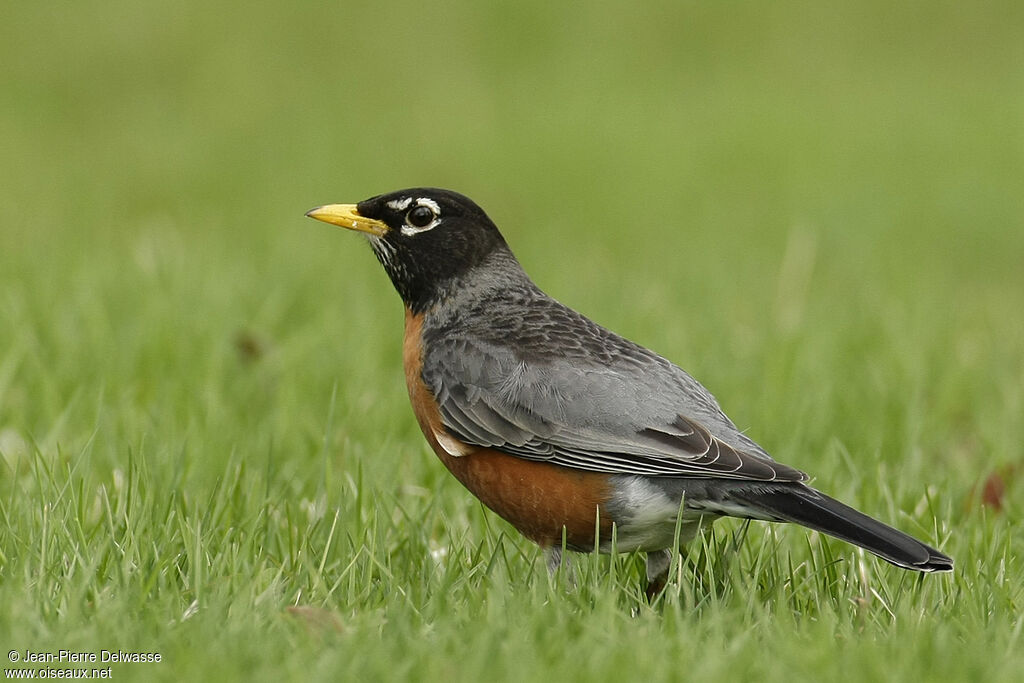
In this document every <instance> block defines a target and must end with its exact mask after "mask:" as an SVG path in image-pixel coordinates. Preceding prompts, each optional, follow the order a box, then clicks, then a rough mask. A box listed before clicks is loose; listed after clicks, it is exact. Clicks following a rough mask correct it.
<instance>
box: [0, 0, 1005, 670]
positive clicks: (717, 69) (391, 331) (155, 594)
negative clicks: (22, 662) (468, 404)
mask: <svg viewBox="0 0 1024 683" xmlns="http://www.w3.org/2000/svg"><path fill="white" fill-rule="evenodd" d="M2 24H3V25H2V26H0V64H3V65H4V66H3V77H2V78H3V81H2V83H3V97H0V141H2V142H0V148H2V150H3V151H2V163H0V187H2V188H3V191H2V196H3V200H2V201H0V454H2V462H0V644H6V645H8V646H9V647H8V649H16V650H20V651H24V650H25V649H31V650H36V651H40V650H50V649H53V650H56V649H59V648H63V649H71V650H87V651H94V652H98V651H99V650H100V649H108V650H117V649H121V650H153V651H157V652H160V653H161V655H162V658H163V662H161V663H160V664H115V665H113V677H114V678H115V679H118V680H125V679H136V680H143V679H144V680H151V679H155V680H193V679H213V678H224V679H227V680H251V679H256V680H281V679H306V678H313V679H321V680H364V679H366V680H389V679H405V680H435V679H445V680H451V681H477V680H530V679H534V680H541V679H543V680H560V679H564V680H583V679H586V680H623V679H639V680H746V679H750V680H759V681H787V682H788V681H792V680H822V679H837V678H842V679H843V680H879V679H888V680H928V679H932V680H964V681H968V680H969V681H977V680H986V681H997V680H1014V679H1018V678H1019V675H1020V671H1022V670H1024V640H1022V633H1021V631H1022V628H1024V626H1022V624H1024V620H1022V616H1021V610H1022V603H1024V588H1022V587H1021V582H1020V577H1021V575H1022V573H1024V562H1022V559H1021V556H1022V553H1024V533H1022V532H1021V525H1020V524H1019V519H1020V515H1021V511H1022V510H1024V486H1021V485H1020V484H1019V483H1018V482H1017V481H1016V480H1015V479H1016V478H1019V476H1020V474H1021V473H1022V472H1024V469H1021V460H1022V454H1024V447H1022V445H1021V444H1022V443H1024V419H1022V415H1024V315H1022V313H1021V312H1022V311H1024V273H1022V270H1021V263H1022V255H1024V123H1022V122H1024V81H1022V79H1021V73H1022V71H1021V68H1022V66H1024V48H1022V46H1021V41H1020V35H1021V34H1022V29H1024V13H1022V11H1021V6H1020V5H1019V3H1012V2H1003V3H1000V2H996V3H991V4H984V5H969V6H968V5H959V4H954V3H942V4H938V5H937V4H935V3H923V2H921V3H908V4H903V5H900V6H898V7H893V6H891V4H890V3H882V2H877V3H847V4H839V3H836V4H830V3H826V4H824V5H822V4H820V3H798V2H784V3H773V4H771V6H770V7H760V6H756V5H749V6H748V5H745V4H739V3H708V4H704V5H701V4H695V3H643V6H640V7H636V8H632V9H630V10H628V11H627V10H626V9H624V8H623V7H620V6H612V5H610V4H609V5H606V6H605V5H600V4H588V5H576V6H569V5H566V6H564V7H563V6H561V5H560V4H558V3H541V2H528V3H515V4H511V3H509V4H505V3H495V4H490V5H488V4H483V3H468V2H467V3H450V4H444V5H441V6H437V7H426V6H423V5H422V4H420V3H413V2H405V3H398V4H393V5H388V6H380V3H361V4H353V5H352V6H350V7H342V6H337V7H323V6H321V5H319V4H315V3H300V4H299V5H295V3H291V4H289V3H252V2H247V3H242V2H224V3H218V4H217V5H216V6H210V3H198V2H182V3H176V4H167V5H159V6H158V5H148V6H147V5H144V4H140V3H135V2H127V1H125V0H108V1H106V2H102V3H100V2H80V3H63V4H60V5H59V6H54V5H52V4H46V3H25V2H22V3H13V4H10V6H9V7H6V8H5V20H4V22H2ZM418 184H432V185H440V186H446V187H452V188H453V189H457V190H460V191H463V192H465V193H466V194H469V195H470V196H472V197H474V198H475V199H477V200H478V201H479V202H480V203H481V204H482V205H483V206H484V207H485V208H486V209H487V210H488V211H489V212H490V214H491V215H492V217H493V218H495V220H496V221H497V222H498V224H499V225H500V226H502V228H503V230H504V232H505V234H506V236H507V237H508V239H509V241H510V243H511V244H512V246H513V248H514V249H515V250H516V252H517V253H518V255H519V256H520V258H521V260H522V261H523V263H524V264H525V266H526V268H527V270H528V271H529V272H530V273H531V274H533V275H534V277H535V279H536V280H537V281H538V283H540V284H541V286H543V287H544V288H545V289H547V290H548V291H549V292H550V293H552V294H553V295H555V296H557V297H558V298H560V299H562V300H563V301H565V302H566V303H568V304H570V305H572V306H574V307H576V308H579V309H581V310H583V311H584V312H586V313H587V314H589V315H590V316H591V317H593V318H595V319H597V320H598V321H600V322H602V323H604V324H605V325H607V326H610V327H612V328H613V329H616V330H617V331H619V332H621V333H623V334H625V335H627V336H629V337H632V338H634V339H636V340H638V341H641V342H642V343H644V344H646V345H648V346H651V347H653V348H655V349H657V350H658V351H660V352H661V353H663V354H665V355H667V356H668V357H669V358H671V359H673V360H675V361H676V362H678V363H680V364H681V365H683V366H684V367H686V368H687V369H689V370H690V371H691V372H692V373H693V374H695V375H696V376H697V377H699V378H700V379H701V380H702V381H703V382H704V383H705V384H706V385H707V386H709V387H710V388H711V389H712V391H713V392H714V393H715V394H716V395H717V396H718V398H719V399H720V401H721V402H722V403H723V405H724V406H725V408H726V409H727V410H728V412H729V413H730V415H732V417H733V418H734V419H735V420H736V422H737V423H738V424H740V425H741V426H742V427H744V428H745V429H748V431H749V433H750V434H751V435H752V436H753V437H754V438H756V439H757V440H758V441H759V442H761V443H762V444H763V445H764V446H765V447H766V448H767V449H768V450H769V451H770V452H772V453H773V454H775V455H776V457H778V458H779V459H780V460H783V461H785V462H787V463H790V464H793V465H795V466H797V467H800V468H801V469H804V470H807V471H808V472H810V473H812V474H813V475H815V477H816V479H815V484H816V485H817V486H819V487H820V488H822V489H823V490H825V491H827V492H830V493H832V494H833V495H836V496H837V497H840V498H842V499H843V500H845V501H847V502H849V503H851V504H854V505H856V506H857V507H859V508H861V509H863V510H865V511H867V512H869V513H872V514H874V515H876V516H878V517H880V518H882V519H884V520H887V521H890V522H892V523H894V524H896V525H897V526H899V527H900V528H902V529H905V530H907V531H909V532H912V533H914V534H916V535H918V536H920V537H922V538H924V539H926V540H929V541H931V542H933V543H936V544H938V545H939V547H941V548H942V549H943V550H944V551H945V552H947V553H949V554H950V555H952V556H953V557H954V558H955V559H956V561H957V566H956V567H957V568H956V572H955V573H954V574H953V575H952V576H929V577H919V576H916V575H910V574H908V573H906V572H902V571H900V570H898V569H896V568H893V567H890V566H889V565H886V564H885V563H883V562H881V561H878V560H876V559H874V558H873V557H870V556H865V555H863V554H861V553H859V552H858V551H857V550H855V549H853V548H851V547H850V546H847V545H845V544H842V543H839V542H833V541H829V540H826V539H823V538H821V537H819V536H817V535H814V534H810V533H808V532H806V531H804V530H802V529H798V528H783V527H769V526H766V525H760V524H749V525H745V524H742V523H738V522H736V523H730V522H725V523H721V524H720V525H719V526H716V528H715V531H714V534H712V535H709V536H706V537H705V538H704V539H703V541H702V542H701V543H695V544H694V546H693V547H692V548H691V549H690V552H689V553H688V556H687V559H686V560H685V561H684V562H683V563H682V564H681V565H680V567H679V571H678V572H677V574H676V578H675V579H674V580H673V582H672V583H671V584H670V587H669V590H668V592H667V593H666V594H665V595H664V597H663V598H662V599H660V600H659V601H658V602H657V603H655V604H654V605H648V604H647V603H646V602H645V600H644V599H643V598H642V594H641V592H640V578H641V576H642V573H643V566H642V560H641V558H639V557H634V556H629V555H623V556H616V557H613V558H609V557H591V556H583V557H580V558H578V562H577V564H576V567H575V570H574V572H573V573H574V576H573V577H571V580H570V577H566V576H559V577H557V578H556V579H549V577H548V576H547V573H546V571H545V569H544V563H543V559H542V558H541V557H539V554H538V551H537V550H536V548H535V547H533V546H532V545H530V544H529V543H527V542H525V541H523V540H522V539H521V538H519V537H518V536H517V535H516V534H515V532H514V531H512V530H511V529H510V528H509V527H508V526H506V525H505V524H504V523H503V522H501V521H500V520H498V519H497V518H495V517H494V516H493V515H491V514H490V513H488V512H486V511H484V510H483V509H482V508H481V506H480V505H479V504H478V503H477V502H475V501H474V500H473V499H472V497H471V496H470V495H469V494H468V493H466V492H465V491H464V490H462V489H461V487H460V486H459V485H458V483H457V482H455V481H454V480H452V479H451V478H450V477H449V476H448V475H447V474H446V473H445V472H444V471H443V468H442V467H441V466H440V464H439V463H437V462H436V460H435V459H434V457H433V456H432V455H431V454H430V453H429V451H428V449H427V447H426V445H425V444H424V442H423V440H422V437H421V436H420V435H419V433H418V429H417V428H416V425H415V422H414V420H413V418H412V415H411V412H410V410H409V408H408V406H407V400H406V397H405V389H404V383H403V378H402V370H401V366H400V348H399V347H400V336H401V332H400V327H401V317H402V314H401V307H400V304H399V302H398V299H397V296H396V295H395V294H394V292H393V291H392V290H391V287H390V284H389V283H388V282H387V280H386V277H385V276H384V274H383V272H381V270H380V268H379V266H378V265H377V264H376V262H375V261H374V259H373V258H372V256H371V254H370V252H369V250H368V249H367V248H366V247H365V245H362V244H361V243H360V240H358V239H357V238H355V237H354V236H353V235H350V234H344V233H342V232H340V231H335V230H331V229H330V228H328V227H327V226H324V225H322V224H318V223H314V222H312V221H309V220H307V219H304V218H303V217H302V213H303V212H304V211H305V210H307V209H309V208H310V207H312V206H316V205H319V204H323V203H327V202H347V201H358V200H360V199H363V198H365V197H367V196H369V195H372V194H376V193H378V192H383V191H388V190H392V189H397V188H400V187H404V186H410V185H418ZM993 472H1000V473H1001V475H1000V476H1001V477H1002V479H1003V480H1004V482H1005V484H1006V490H1005V494H1004V496H1003V498H1002V501H1001V502H1002V508H1001V509H995V508H993V507H991V506H986V505H983V504H982V501H981V500H980V498H979V496H978V495H977V493H976V490H977V487H978V486H979V484H980V482H983V481H984V480H985V479H986V478H987V477H989V475H991V474H992V473H993ZM573 582H574V584H575V585H571V584H573Z"/></svg>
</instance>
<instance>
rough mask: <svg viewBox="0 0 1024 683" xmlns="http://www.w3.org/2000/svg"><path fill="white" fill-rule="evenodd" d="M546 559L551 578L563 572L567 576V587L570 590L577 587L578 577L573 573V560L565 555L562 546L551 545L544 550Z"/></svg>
mask: <svg viewBox="0 0 1024 683" xmlns="http://www.w3.org/2000/svg"><path fill="white" fill-rule="evenodd" d="M544 558H545V559H546V561H547V565H548V575H549V576H550V577H551V578H555V576H556V575H557V574H558V573H559V572H561V573H562V575H563V576H565V578H566V581H567V585H568V586H569V587H570V588H574V587H575V586H576V577H575V575H574V574H573V571H572V560H571V558H570V557H569V556H568V555H566V554H565V552H564V551H563V548H562V546H560V545H549V546H547V547H546V548H544Z"/></svg>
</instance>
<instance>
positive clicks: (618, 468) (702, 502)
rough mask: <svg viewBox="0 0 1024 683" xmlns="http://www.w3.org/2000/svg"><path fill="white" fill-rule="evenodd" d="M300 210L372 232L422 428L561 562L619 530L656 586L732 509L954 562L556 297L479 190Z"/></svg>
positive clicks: (930, 563) (665, 363) (663, 362)
mask: <svg viewBox="0 0 1024 683" xmlns="http://www.w3.org/2000/svg"><path fill="white" fill-rule="evenodd" d="M306 216H308V217H310V218H314V219H316V220H319V221H324V222H326V223H329V224H333V225H336V226H340V227H343V228H347V229H349V230H354V231H357V232H360V233H362V234H363V235H365V236H366V237H367V238H368V240H369V243H370V246H371V247H372V250H373V253H374V254H375V255H376V257H377V260H379V261H380V263H381V265H382V266H383V267H384V270H385V271H386V272H387V275H388V277H389V278H390V280H391V282H392V284H393V285H394V287H395V289H396V290H397V291H398V294H399V296H400V297H401V299H402V302H403V304H404V307H405V332H404V340H403V344H402V359H403V366H404V373H405V380H406V386H407V389H408V393H409V399H410V402H411V404H412V408H413V412H414V414H415V417H416V420H417V422H418V423H419V426H420V428H421V430H422V432H423V435H424V436H425V438H426V440H427V442H428V443H429V444H430V446H431V448H432V449H433V451H434V453H436V455H437V457H438V458H439V459H440V460H441V462H442V463H443V464H444V466H445V467H446V468H447V469H448V470H449V471H450V472H451V474H452V475H454V476H455V478H456V479H458V480H459V481H460V482H461V483H462V484H463V485H464V486H465V488H466V489H468V490H469V491H470V492H471V493H473V494H474V495H475V496H476V497H477V498H478V499H479V500H480V501H481V502H482V503H483V504H484V505H485V506H486V507H487V508H489V509H490V510H492V511H493V512H494V513H496V514H497V515H499V516H500V517H502V518H503V519H505V520H506V521H507V522H509V523H510V524H511V525H512V526H513V527H515V528H516V529H517V530H518V531H519V532H520V533H521V534H522V535H523V536H525V537H526V538H528V539H530V540H531V541H533V542H535V543H537V544H538V545H539V546H541V548H543V550H544V552H545V553H546V557H547V563H548V567H549V569H551V570H552V571H555V570H556V569H557V568H558V567H559V566H561V563H562V562H563V554H562V551H563V549H567V550H572V551H577V552H592V551H593V550H594V549H595V548H597V549H598V550H599V551H601V552H609V551H610V550H611V549H612V546H613V543H614V546H615V548H616V549H617V550H618V551H621V552H627V551H628V552H633V551H638V552H644V553H646V560H647V566H646V578H647V581H648V591H651V590H655V589H659V590H660V588H661V587H663V586H664V585H665V581H666V578H667V573H668V570H669V567H670V563H671V560H672V558H673V553H674V552H677V551H679V550H680V549H681V548H683V547H685V544H686V543H687V542H688V541H690V540H692V539H693V538H694V537H695V535H696V534H697V533H698V531H699V530H700V529H702V528H706V527H707V526H709V525H710V523H711V522H713V521H715V520H716V519H719V518H721V517H738V518H744V519H752V520H761V521H767V522H792V523H796V524H799V525H802V526H804V527H807V528H809V529H813V530H815V531H818V532H822V533H825V534H827V535H830V536H833V537H835V538H838V539H841V540H843V541H846V542H848V543H851V544H853V545H856V546H860V547H861V548H864V549H865V550H867V551H869V552H871V553H874V554H875V555H877V556H879V557H880V558H882V559H883V560H886V561H887V562H889V563H891V564H894V565H896V566H897V567H902V568H903V569H908V570H913V571H917V572H944V571H951V570H952V569H953V560H952V559H951V558H950V557H949V556H947V555H945V554H943V553H942V552H940V551H938V550H936V549H935V548H933V547H931V546H929V545H927V544H926V543H923V542H921V541H919V540H917V539H915V538H913V537H912V536H910V535H908V534H906V533H903V532H902V531H899V530H897V529H895V528H893V527H891V526H889V525H887V524H884V523H882V522H880V521H878V520H876V519H874V518H872V517H869V516H868V515H866V514H864V513H862V512H860V511H858V510H855V509H854V508H852V507H849V506H847V505H845V504H843V503H841V502H839V501H838V500H835V499H833V498H831V497H829V496H827V495H825V494H824V493H822V492H820V491H818V490H816V489H814V488H812V487H811V486H810V485H809V484H808V483H807V481H808V479H809V478H808V475H807V474H805V473H804V472H802V471H801V470H798V469H796V468H794V467H791V466H789V465H784V464H782V463H780V462H777V461H775V460H774V459H773V458H772V457H771V456H770V455H769V454H768V453H767V452H766V451H765V450H764V449H763V448H761V446H759V445H758V444H757V443H755V442H754V441H753V440H752V439H751V438H750V437H748V436H747V435H746V434H745V433H744V432H743V431H741V430H740V429H739V428H738V427H737V426H736V425H735V424H734V423H733V422H732V420H730V419H729V418H728V417H727V416H726V414H725V413H724V412H723V411H722V409H721V408H720V407H719V404H718V401H717V400H716V399H715V398H714V396H712V394H711V392H709V391H708V390H707V389H705V388H704V386H703V385H701V384H700V383H699V382H698V381H697V380H695V379H694V378H693V377H691V376H690V375H689V374H688V373H687V372H686V371H684V370H683V369H682V368H680V367H679V366H677V365H675V364H674V363H672V362H671V361H669V360H667V359H666V358H664V357H662V356H661V355H659V354H657V353H655V352H654V351H651V350H649V349H647V348H645V347H643V346H641V345H639V344H636V343H634V342H632V341H629V340H628V339H625V338H624V337H621V336H619V335H617V334H615V333H614V332H612V331H611V330H609V329H607V328H605V327H602V326H600V325H598V324H597V323H595V322H593V321H591V320H590V319H589V318H587V317H585V316H584V315H582V314H581V313H578V312H577V311H575V310H573V309H572V308H569V307H568V306H565V305H563V304H562V303H560V302H559V301H557V300H556V299H554V298H552V297H550V296H549V295H547V294H545V293H544V292H543V291H542V290H541V289H540V288H539V287H538V286H537V285H536V284H534V282H533V280H531V279H530V277H529V276H528V275H527V274H526V272H525V270H524V269H523V267H522V265H521V264H520V263H519V261H518V260H517V259H516V257H515V256H514V255H513V253H512V251H511V249H510V248H509V246H508V243H507V242H506V240H505V238H504V237H503V236H502V234H501V232H499V230H498V228H497V226H496V225H495V224H494V222H493V221H492V220H491V219H490V218H489V217H488V216H487V214H486V213H485V212H484V210H483V209H481V208H480V207H479V206H478V205H477V204H476V203H475V202H473V201H472V200H471V199H469V198H468V197H465V196H463V195H461V194H459V193H457V192H453V191H451V190H445V189H439V188H430V187H423V188H411V189H405V190H398V191H395V192H390V193H386V194H381V195H378V196H375V197H371V198H369V199H366V200H364V201H361V202H359V203H357V204H328V205H324V206H319V207H317V208H314V209H311V210H310V211H308V212H307V213H306ZM677 525H678V529H677ZM613 536H614V541H613ZM650 594H651V593H650V592H649V595H650Z"/></svg>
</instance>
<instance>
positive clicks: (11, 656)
mask: <svg viewBox="0 0 1024 683" xmlns="http://www.w3.org/2000/svg"><path fill="white" fill-rule="evenodd" d="M7 659H9V660H11V661H12V662H17V661H18V660H19V659H21V655H20V654H18V651H17V650H11V651H10V652H8V653H7Z"/></svg>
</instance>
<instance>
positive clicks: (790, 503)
mask: <svg viewBox="0 0 1024 683" xmlns="http://www.w3.org/2000/svg"><path fill="white" fill-rule="evenodd" d="M730 497H731V498H733V500H736V499H740V500H742V501H743V502H744V503H746V504H748V505H750V506H751V507H753V508H756V509H758V510H762V511H764V512H765V513H766V516H767V517H769V518H771V519H776V520H778V521H785V522H796V523H797V524H801V525H803V526H805V527H808V528H810V529H814V530H816V531H820V532H822V533H825V534H828V535H829V536H835V537H836V538H838V539H841V540H844V541H846V542H848V543H853V544H854V545H858V546H860V547H861V548H864V549H865V550H868V551H870V552H872V553H874V554H875V555H878V556H879V557H881V558H882V559H883V560H886V561H887V562H891V563H892V564H894V565H896V566H897V567H903V568H904V569H912V570H914V571H918V572H948V571H952V570H953V558H951V557H949V556H947V555H944V554H942V553H940V552H939V551H938V550H936V549H935V548H932V547H931V546H928V545H925V544H924V543H922V542H921V541H919V540H917V539H916V538H914V537H912V536H908V535H907V534H905V533H903V532H902V531H897V530H896V529H893V528H892V527H891V526H888V525H887V524H882V523H881V522H879V521H878V520H877V519H872V518H871V517H868V516H867V515H865V514H864V513H863V512H860V511H858V510H854V509H853V508H852V507H850V506H849V505H843V504H842V503H840V502H839V501H838V500H835V499H834V498H829V497H828V496H826V495H825V494H824V493H821V492H820V491H816V490H814V489H812V488H810V487H808V486H804V485H803V484H789V485H784V486H771V485H768V486H759V487H756V488H753V487H752V488H751V489H748V490H744V491H737V492H736V493H734V494H733V495H731V496H730Z"/></svg>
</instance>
